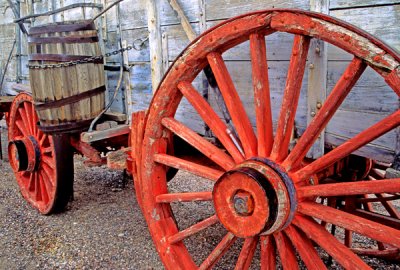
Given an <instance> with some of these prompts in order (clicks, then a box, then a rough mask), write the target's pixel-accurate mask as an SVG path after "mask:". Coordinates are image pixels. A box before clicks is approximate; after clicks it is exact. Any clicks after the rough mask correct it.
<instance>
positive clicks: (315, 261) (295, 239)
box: [285, 226, 327, 270]
mask: <svg viewBox="0 0 400 270" xmlns="http://www.w3.org/2000/svg"><path fill="white" fill-rule="evenodd" d="M285 233H286V235H287V236H288V237H289V239H290V240H291V241H292V243H293V245H294V247H295V248H296V250H297V252H298V253H299V255H300V257H301V259H302V260H303V262H304V264H305V265H306V266H307V269H310V270H313V269H315V270H322V269H327V268H326V266H325V264H324V262H323V261H322V260H321V258H320V257H319V255H318V252H317V251H316V250H315V248H314V245H313V243H312V242H311V240H310V239H308V238H307V237H306V236H305V235H304V234H303V233H302V232H301V231H298V230H297V229H296V227H294V226H289V227H288V228H287V229H286V230H285Z"/></svg>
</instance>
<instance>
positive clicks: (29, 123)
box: [18, 102, 34, 134]
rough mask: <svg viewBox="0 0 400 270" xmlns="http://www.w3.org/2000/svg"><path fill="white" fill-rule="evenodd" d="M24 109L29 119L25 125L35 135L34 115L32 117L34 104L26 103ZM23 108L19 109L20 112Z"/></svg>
mask: <svg viewBox="0 0 400 270" xmlns="http://www.w3.org/2000/svg"><path fill="white" fill-rule="evenodd" d="M23 104H24V109H25V113H26V117H27V119H26V120H27V121H26V122H25V124H26V125H27V126H28V128H29V130H30V132H31V134H34V132H33V131H34V130H33V125H32V120H33V115H32V104H31V103H30V102H29V103H28V102H24V103H23ZM19 109H21V108H18V110H19Z"/></svg>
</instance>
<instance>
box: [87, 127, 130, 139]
mask: <svg viewBox="0 0 400 270" xmlns="http://www.w3.org/2000/svg"><path fill="white" fill-rule="evenodd" d="M129 132H130V128H129V125H119V126H117V127H115V128H111V129H108V130H100V131H92V132H83V133H81V141H82V142H84V143H91V142H96V141H101V140H105V139H109V138H113V137H117V136H121V135H125V134H129Z"/></svg>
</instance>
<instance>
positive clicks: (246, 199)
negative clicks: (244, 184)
mask: <svg viewBox="0 0 400 270" xmlns="http://www.w3.org/2000/svg"><path fill="white" fill-rule="evenodd" d="M233 207H234V208H235V211H236V213H237V214H239V215H241V216H249V215H251V214H252V213H253V211H254V201H253V198H252V196H251V195H250V194H249V193H247V192H245V191H239V192H238V193H237V194H236V195H235V196H234V197H233Z"/></svg>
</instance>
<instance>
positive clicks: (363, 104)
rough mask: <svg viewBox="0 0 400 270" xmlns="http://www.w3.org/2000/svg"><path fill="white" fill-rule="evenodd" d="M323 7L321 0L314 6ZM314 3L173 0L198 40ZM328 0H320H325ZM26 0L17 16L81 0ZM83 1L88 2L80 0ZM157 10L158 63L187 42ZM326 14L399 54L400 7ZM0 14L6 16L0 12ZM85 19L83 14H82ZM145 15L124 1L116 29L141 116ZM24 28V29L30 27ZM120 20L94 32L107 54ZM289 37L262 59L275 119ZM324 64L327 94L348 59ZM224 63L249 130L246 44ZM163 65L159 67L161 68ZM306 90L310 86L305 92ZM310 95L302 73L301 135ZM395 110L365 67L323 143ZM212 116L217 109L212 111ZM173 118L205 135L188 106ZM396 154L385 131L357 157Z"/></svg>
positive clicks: (146, 73) (8, 18)
mask: <svg viewBox="0 0 400 270" xmlns="http://www.w3.org/2000/svg"><path fill="white" fill-rule="evenodd" d="M312 1H314V2H315V1H322V0H312ZM312 1H309V0H286V1H285V0H185V1H183V0H177V2H178V3H179V4H180V5H181V7H182V9H183V11H184V13H185V15H186V16H187V18H188V20H189V22H190V24H191V26H192V27H193V28H194V30H195V32H196V33H197V34H200V32H202V31H204V30H205V29H207V28H210V27H212V26H214V25H216V24H217V23H219V22H221V21H223V20H224V19H227V18H231V17H233V16H236V15H240V14H243V13H246V12H250V11H255V10H260V9H266V8H300V9H305V10H310V8H311V5H310V3H311V2H312ZM325 1H326V0H325ZM33 2H34V4H33V5H32V4H31V3H32V0H25V1H22V3H21V13H22V15H27V14H29V13H30V12H31V11H32V10H33V11H34V12H44V11H48V10H50V9H54V8H58V7H61V6H65V5H69V4H72V3H77V2H83V1H79V0H51V1H44V0H41V1H40V0H35V1H33ZM86 2H89V1H86ZM91 2H95V3H98V4H103V5H104V6H106V5H108V4H110V3H112V2H113V0H97V1H95V0H92V1H91ZM156 2H157V9H158V12H159V22H160V30H161V36H162V37H163V38H162V41H161V46H162V59H163V61H164V62H166V61H167V62H169V63H171V62H172V61H173V60H174V59H175V58H176V57H177V56H178V55H179V54H180V52H181V51H182V50H183V49H184V48H185V47H186V46H187V45H188V44H189V39H188V38H187V36H186V34H185V32H184V30H183V28H182V26H181V25H180V20H179V18H177V16H176V14H175V12H174V11H173V9H172V8H171V6H170V5H169V3H168V0H158V1H156ZM326 2H330V3H329V13H330V15H332V16H334V17H337V18H339V19H342V20H344V21H347V22H350V23H353V24H355V25H356V26H359V27H361V28H362V29H364V30H366V31H368V32H370V33H371V34H373V35H375V36H377V37H379V38H380V39H382V40H383V41H384V42H386V43H388V44H389V45H390V46H392V47H394V48H395V49H397V50H400V38H399V33H400V4H399V1H395V0H393V1H391V0H386V1H385V0H359V1H345V0H330V1H326ZM6 6H7V1H6V0H0V13H1V12H3V13H1V14H4V16H0V44H1V45H0V46H1V47H0V52H1V55H0V74H1V72H2V70H3V65H4V64H3V63H4V59H6V57H7V55H8V51H9V49H10V47H11V45H12V40H13V38H14V32H15V26H14V25H13V24H12V12H11V10H10V9H6V10H5V7H6ZM4 10H5V13H4ZM95 12H96V11H95V10H93V9H90V8H87V9H85V10H83V9H76V10H73V11H69V12H63V13H62V14H59V15H57V16H50V17H43V18H39V19H36V20H34V24H35V25H37V24H41V23H46V22H49V21H50V22H51V21H53V20H73V19H81V18H83V17H86V18H90V17H91V16H93V14H94V13H95ZM83 14H84V16H83ZM147 15H148V12H147V3H146V0H125V1H123V2H122V3H121V4H120V17H121V26H120V27H121V31H122V39H123V40H126V41H127V42H128V44H134V45H135V47H139V45H140V44H141V46H140V48H137V49H138V50H131V51H129V52H128V60H129V65H130V66H131V75H130V80H131V85H132V88H133V96H132V102H133V104H132V107H133V110H143V109H146V108H148V106H149V102H150V100H151V97H152V90H153V89H152V76H151V62H150V47H151V46H154V44H150V43H149V41H148V40H147V38H148V36H149V32H148V17H147ZM28 26H29V25H28ZM117 27H118V20H117V12H116V9H115V8H113V9H112V10H110V11H109V12H108V13H107V14H106V16H105V18H104V23H101V22H99V27H98V29H99V30H100V31H101V33H102V36H103V38H104V46H105V51H106V52H109V51H112V50H115V49H117V48H118V39H119V35H118V31H117V30H118V28H117ZM292 41H293V37H292V36H291V35H288V34H282V33H276V34H273V35H271V36H269V37H268V38H267V55H268V59H269V61H270V64H269V66H270V70H269V72H270V83H271V97H272V99H273V102H272V104H273V115H274V118H275V120H276V117H277V114H278V113H279V106H280V103H281V98H282V92H283V89H284V86H285V81H286V72H287V68H288V63H289V57H290V52H291V46H292ZM327 51H328V63H327V69H328V72H327V74H328V75H327V88H326V94H329V93H330V91H331V89H332V87H333V86H334V84H335V82H336V81H337V79H338V78H339V77H340V75H341V73H342V72H343V70H344V69H345V68H346V65H347V63H348V62H349V60H350V59H351V57H350V55H348V54H347V53H346V52H343V51H341V50H338V49H335V48H333V47H332V46H328V48H327ZM26 54H27V53H26V42H23V44H22V55H23V56H22V66H23V67H24V66H25V64H26V60H27V57H26ZM223 57H224V59H225V60H226V62H227V66H228V68H229V71H230V72H231V74H232V77H233V80H234V83H235V85H236V87H237V89H238V90H239V93H240V96H241V98H242V100H243V102H244V103H245V104H246V110H247V112H248V114H249V115H250V117H251V118H252V121H253V124H254V109H253V105H252V101H253V96H252V83H251V74H250V69H249V65H250V63H249V59H250V55H249V45H248V43H244V44H242V45H240V46H238V47H237V48H235V49H233V50H231V51H229V52H228V53H226V54H224V55H223ZM16 60H17V59H16V58H15V57H14V58H13V61H12V63H11V65H10V68H9V72H8V73H7V84H6V87H10V84H11V83H13V82H15V81H16V79H17V78H16V76H17V74H16V73H17V70H16ZM107 62H108V63H109V64H115V65H118V64H119V56H113V57H109V58H108V59H107ZM167 64H168V63H163V67H164V69H165V67H166V66H167ZM27 74H28V70H27V69H26V68H23V70H22V74H20V77H21V78H24V76H27ZM108 79H109V86H110V87H109V94H110V95H113V93H114V89H115V85H116V83H117V79H118V72H108ZM204 85H206V84H204V76H199V78H198V79H197V80H196V81H195V86H196V87H197V88H198V89H199V91H200V92H203V91H205V90H206V89H204ZM311 87H312V85H311V86H310V88H311ZM307 91H309V90H308V70H307V69H306V74H305V77H304V81H303V87H302V92H301V101H300V104H299V108H298V113H297V117H296V125H297V126H298V128H299V130H300V131H301V130H303V129H304V127H305V126H306V125H307V117H308V116H307V114H308V112H309V111H310V108H309V106H311V104H307ZM209 101H210V103H211V104H212V105H213V106H214V107H216V108H218V106H217V105H216V102H215V97H214V96H213V95H212V92H210V93H209ZM122 105H123V100H122V96H121V94H120V95H118V96H117V100H116V102H115V103H114V104H113V107H112V109H113V110H116V111H121V110H122V108H123V106H122ZM398 108H399V99H398V97H397V96H396V95H395V94H394V93H392V92H391V90H390V89H389V88H388V87H387V86H386V85H385V83H384V81H383V80H382V79H381V78H380V77H379V76H377V75H376V74H375V73H374V72H373V71H372V70H370V69H367V71H366V72H365V74H364V75H363V76H362V78H361V80H360V81H359V82H358V83H357V85H356V86H355V89H354V91H352V92H351V94H350V96H349V98H348V99H347V100H346V101H345V103H344V104H343V105H342V106H341V108H340V110H339V111H338V113H337V114H336V115H335V117H334V119H333V121H332V123H330V125H329V126H328V127H327V129H326V134H325V140H326V142H327V143H328V144H340V143H341V142H343V140H345V139H346V138H348V137H351V136H352V135H354V133H357V132H359V131H361V130H363V129H364V128H366V127H368V126H370V125H371V124H373V123H375V122H376V121H378V120H379V119H382V118H383V117H385V116H386V115H388V114H389V113H390V112H393V111H394V110H396V109H398ZM216 110H218V109H216ZM178 118H180V119H182V120H183V121H184V122H185V123H186V124H187V125H189V126H190V127H192V128H193V129H195V130H196V131H198V132H200V133H204V124H203V122H202V121H201V119H199V118H198V117H197V115H196V114H195V113H194V111H193V109H192V108H191V106H190V105H189V104H188V103H187V102H186V101H184V102H183V103H182V105H181V106H180V108H179V110H178ZM396 145H397V151H399V148H400V143H399V132H397V133H396V132H392V133H389V134H387V135H385V136H383V137H382V138H379V139H377V140H376V141H374V143H373V144H372V146H371V147H369V148H367V149H363V150H362V151H361V152H360V153H362V154H371V153H373V155H374V157H377V158H379V159H382V160H388V159H390V156H391V155H393V154H394V153H395V151H396V149H395V146H396Z"/></svg>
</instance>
